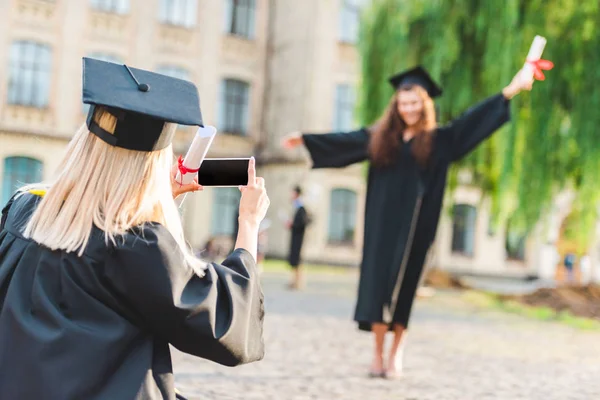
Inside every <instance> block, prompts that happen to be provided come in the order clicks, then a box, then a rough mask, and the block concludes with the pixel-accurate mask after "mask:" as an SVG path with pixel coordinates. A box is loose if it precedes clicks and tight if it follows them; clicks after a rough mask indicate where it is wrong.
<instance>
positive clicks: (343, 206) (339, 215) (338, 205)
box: [328, 189, 356, 244]
mask: <svg viewBox="0 0 600 400" xmlns="http://www.w3.org/2000/svg"><path fill="white" fill-rule="evenodd" d="M355 230H356V193H355V192H353V191H352V190H348V189H334V190H332V191H331V204H330V207H329V234H328V239H329V242H330V243H349V244H351V243H353V242H354V232H355Z"/></svg>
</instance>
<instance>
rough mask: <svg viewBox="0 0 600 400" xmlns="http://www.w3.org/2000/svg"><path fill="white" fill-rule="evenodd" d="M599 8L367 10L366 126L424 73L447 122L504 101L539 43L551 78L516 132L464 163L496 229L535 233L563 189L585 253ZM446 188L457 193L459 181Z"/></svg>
mask: <svg viewBox="0 0 600 400" xmlns="http://www.w3.org/2000/svg"><path fill="white" fill-rule="evenodd" d="M599 23H600V5H599V3H598V1H597V0H579V1H575V0H553V1H547V0H503V1H479V0H443V1H442V0H373V1H372V4H371V6H370V7H368V8H367V9H365V12H364V14H363V22H362V28H361V38H360V41H359V49H360V53H361V56H362V79H361V85H360V91H359V92H360V96H359V98H360V102H359V115H360V119H361V122H362V123H363V124H366V125H368V124H370V123H372V122H374V121H375V120H376V119H377V118H378V117H379V116H380V115H381V113H382V111H383V110H384V109H385V107H386V105H387V104H388V102H389V99H390V97H391V95H392V89H391V87H390V86H389V85H388V83H387V78H388V77H389V76H390V75H392V74H394V73H397V72H399V71H401V70H403V69H406V68H409V67H412V66H414V65H417V64H422V65H424V66H425V67H426V68H427V69H428V70H429V71H430V72H431V74H432V75H433V77H434V78H435V79H437V80H438V81H440V82H441V83H442V85H443V87H444V91H445V93H444V96H443V97H442V98H441V99H440V100H439V101H438V110H439V113H440V121H441V122H442V123H444V122H447V121H448V120H450V119H451V118H452V117H454V116H457V115H458V114H459V113H461V112H462V111H464V110H465V109H467V108H468V107H470V106H472V105H474V104H476V103H477V102H478V101H480V100H482V99H484V98H485V97H487V96H489V95H492V94H494V93H497V92H499V91H500V90H501V89H502V87H504V85H506V84H508V82H509V81H510V79H511V78H512V76H513V75H514V73H516V71H517V70H518V69H519V68H521V67H522V65H523V63H524V61H525V57H526V55H527V51H528V49H529V46H530V45H531V42H532V40H533V37H534V36H535V35H536V34H540V35H542V36H545V37H546V38H547V39H548V44H547V46H546V49H545V52H544V58H546V59H550V60H552V61H553V62H554V63H555V65H556V67H555V68H554V69H553V70H552V71H548V72H546V81H544V82H537V83H536V84H535V85H534V89H533V91H532V92H531V93H523V94H521V95H519V96H518V97H517V98H515V99H514V100H513V107H512V121H513V122H512V123H511V124H508V125H507V126H506V127H504V128H503V129H502V130H501V131H500V132H498V133H497V134H495V135H494V136H493V137H492V138H491V139H490V140H488V141H486V142H485V144H484V145H482V146H480V147H479V148H478V149H477V150H476V151H475V152H473V153H472V154H471V155H469V156H468V157H467V158H465V159H464V160H462V161H461V163H460V164H459V165H457V166H456V167H455V168H454V171H453V174H456V170H457V169H458V168H461V167H468V168H470V169H471V170H472V171H473V173H474V177H475V183H476V184H477V185H478V186H479V187H480V188H481V189H482V190H483V191H484V192H485V193H486V194H487V195H489V196H490V197H491V199H492V205H493V212H494V216H495V221H496V222H497V223H505V221H506V220H507V219H508V218H510V219H511V226H512V227H513V228H512V229H514V230H520V231H522V232H527V231H529V230H530V229H531V228H532V227H533V226H534V225H535V224H536V223H537V222H538V221H539V220H540V218H541V217H542V216H543V215H545V213H546V212H547V211H548V207H549V206H550V202H551V200H552V198H553V196H554V195H555V194H556V193H557V192H558V191H559V190H561V189H563V188H565V187H571V188H572V189H573V190H575V191H576V193H577V198H576V200H575V204H574V209H575V210H576V213H577V215H578V218H577V219H576V220H577V224H578V226H577V229H573V232H576V235H577V240H578V241H579V242H580V243H581V244H582V245H587V244H588V243H589V240H590V238H591V234H592V232H593V226H594V221H595V219H596V216H597V215H596V214H597V205H598V200H600V184H598V183H600V179H599V178H600V176H599V175H600V140H599V138H598V136H599V135H598V134H597V133H596V131H597V130H598V126H600V112H598V111H599V110H600V93H599V91H598V90H597V89H596V88H598V87H600V68H598V65H599V64H598V62H599V61H600V51H598V49H600V33H598V31H597V29H596V28H597V27H598V26H599ZM452 178H453V177H452V176H451V179H450V182H455V179H452Z"/></svg>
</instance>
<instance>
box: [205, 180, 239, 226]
mask: <svg viewBox="0 0 600 400" xmlns="http://www.w3.org/2000/svg"><path fill="white" fill-rule="evenodd" d="M213 190H214V192H213V193H214V195H213V196H214V197H213V203H214V204H213V209H212V229H211V231H212V234H213V235H227V236H231V235H233V234H234V233H235V225H236V219H237V214H238V208H239V205H240V191H239V190H238V189H237V188H214V189H213Z"/></svg>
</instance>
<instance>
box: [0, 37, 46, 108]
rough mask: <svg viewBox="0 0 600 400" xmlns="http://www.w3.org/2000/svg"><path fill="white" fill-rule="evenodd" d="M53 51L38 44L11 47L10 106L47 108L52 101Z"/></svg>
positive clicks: (14, 43)
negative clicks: (50, 100) (50, 99)
mask: <svg viewBox="0 0 600 400" xmlns="http://www.w3.org/2000/svg"><path fill="white" fill-rule="evenodd" d="M51 74H52V51H51V50H50V47H49V46H47V45H45V44H42V43H37V42H31V41H17V42H13V43H12V45H11V47H10V68H9V78H8V103H9V104H16V105H21V106H28V107H38V108H44V107H47V106H48V102H49V98H50V80H51V79H50V77H51Z"/></svg>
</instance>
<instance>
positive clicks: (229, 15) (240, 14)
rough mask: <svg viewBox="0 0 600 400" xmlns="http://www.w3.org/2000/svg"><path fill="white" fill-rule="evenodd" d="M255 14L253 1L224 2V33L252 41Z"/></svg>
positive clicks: (236, 0)
mask: <svg viewBox="0 0 600 400" xmlns="http://www.w3.org/2000/svg"><path fill="white" fill-rule="evenodd" d="M255 14H256V2H255V0H225V32H227V33H229V34H231V35H238V36H243V37H245V38H248V39H252V38H253V37H254V15H255Z"/></svg>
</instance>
